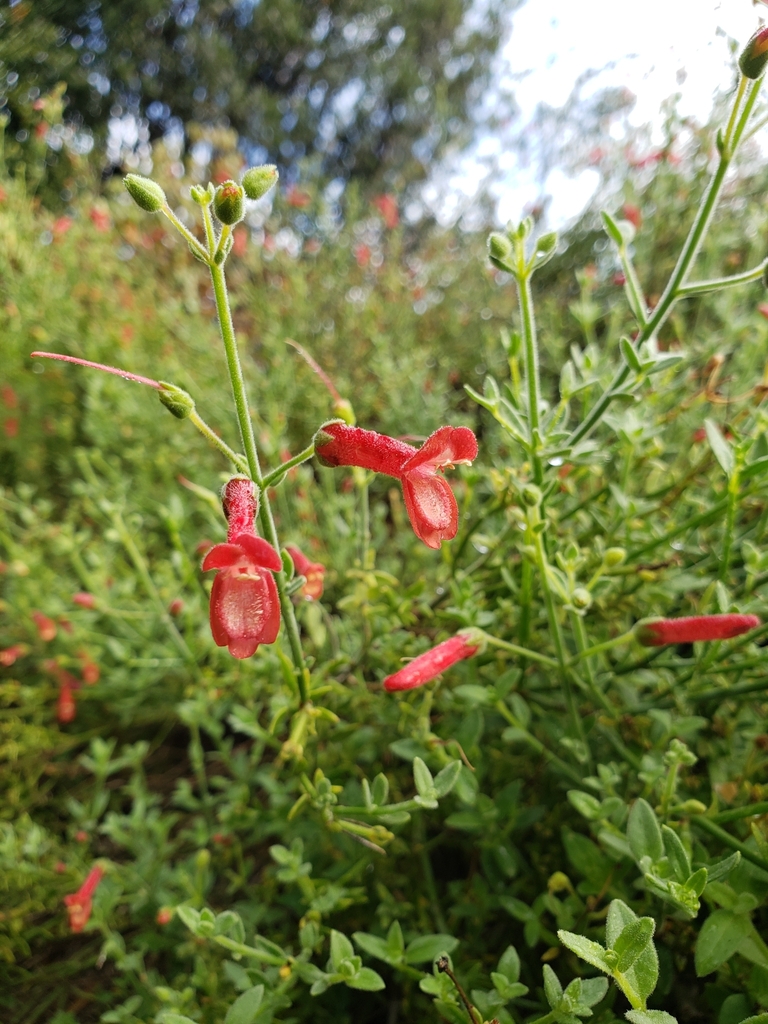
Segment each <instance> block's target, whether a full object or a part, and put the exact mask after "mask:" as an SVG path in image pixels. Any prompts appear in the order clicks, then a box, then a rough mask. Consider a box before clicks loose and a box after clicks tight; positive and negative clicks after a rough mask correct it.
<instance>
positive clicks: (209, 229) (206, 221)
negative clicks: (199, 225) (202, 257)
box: [203, 203, 216, 257]
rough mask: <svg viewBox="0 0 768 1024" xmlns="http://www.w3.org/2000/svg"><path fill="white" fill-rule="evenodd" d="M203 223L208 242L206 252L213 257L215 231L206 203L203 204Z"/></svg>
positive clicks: (209, 209)
mask: <svg viewBox="0 0 768 1024" xmlns="http://www.w3.org/2000/svg"><path fill="white" fill-rule="evenodd" d="M203 225H204V227H205V238H206V241H207V243H208V252H209V253H210V255H211V257H213V254H214V252H215V251H216V232H215V231H214V229H213V218H212V217H211V208H210V206H209V205H208V204H207V203H206V205H205V206H203Z"/></svg>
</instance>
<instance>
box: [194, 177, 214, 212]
mask: <svg viewBox="0 0 768 1024" xmlns="http://www.w3.org/2000/svg"><path fill="white" fill-rule="evenodd" d="M189 194H190V197H191V198H192V199H193V201H194V202H196V203H197V205H198V206H210V205H211V203H212V202H213V197H214V195H215V191H214V188H213V185H211V184H210V182H209V183H208V187H207V188H203V186H202V185H193V186H192V188H191V189H190V190H189Z"/></svg>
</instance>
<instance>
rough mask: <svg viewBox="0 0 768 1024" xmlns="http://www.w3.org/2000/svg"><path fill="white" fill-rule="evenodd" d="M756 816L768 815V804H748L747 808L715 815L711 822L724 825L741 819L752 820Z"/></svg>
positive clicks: (737, 808) (736, 808) (738, 808)
mask: <svg viewBox="0 0 768 1024" xmlns="http://www.w3.org/2000/svg"><path fill="white" fill-rule="evenodd" d="M756 814H768V803H766V802H765V801H763V802H762V803H759V804H747V806H746V807H735V808H734V809H733V810H732V811H721V812H720V813H719V814H713V815H712V817H711V818H710V819H709V820H710V821H714V822H715V823H716V824H718V825H724V824H725V823H726V822H728V821H739V819H741V818H751V817H752V816H753V815H756Z"/></svg>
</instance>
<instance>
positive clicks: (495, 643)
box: [477, 630, 559, 668]
mask: <svg viewBox="0 0 768 1024" xmlns="http://www.w3.org/2000/svg"><path fill="white" fill-rule="evenodd" d="M477 632H482V635H483V636H484V637H485V639H486V641H487V643H489V644H490V645H491V646H492V647H498V648H500V650H502V651H509V652H510V654H519V655H520V657H521V658H527V659H528V660H529V661H538V662H539V664H540V665H548V666H549V667H550V668H557V667H558V665H559V662H557V661H555V659H554V658H549V657H547V655H546V654H539V652H538V651H531V650H529V648H527V647H518V645H517V644H511V643H509V642H508V641H507V640H500V639H499V638H498V637H497V636H491V634H490V633H486V632H485V631H481V630H478V631H477Z"/></svg>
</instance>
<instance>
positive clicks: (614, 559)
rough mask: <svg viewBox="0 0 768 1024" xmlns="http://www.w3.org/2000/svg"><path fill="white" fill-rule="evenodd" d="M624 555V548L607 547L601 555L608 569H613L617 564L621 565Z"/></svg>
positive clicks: (625, 553) (625, 554) (625, 555)
mask: <svg viewBox="0 0 768 1024" xmlns="http://www.w3.org/2000/svg"><path fill="white" fill-rule="evenodd" d="M626 557H627V552H626V551H625V550H624V548H608V550H607V551H606V552H605V554H604V555H603V565H605V566H606V567H607V568H608V569H615V568H616V566H617V565H621V563H622V562H623V561H624V559H625V558H626Z"/></svg>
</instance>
